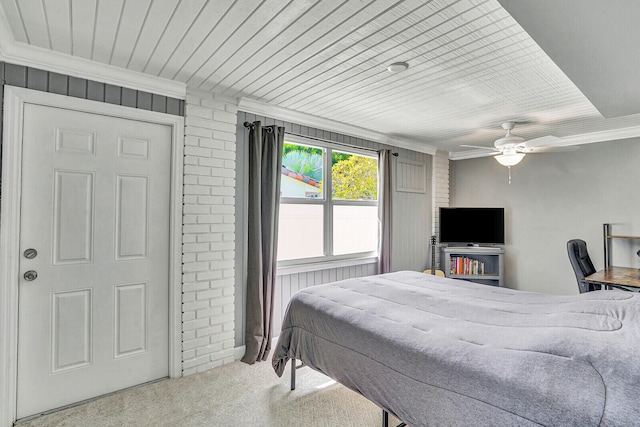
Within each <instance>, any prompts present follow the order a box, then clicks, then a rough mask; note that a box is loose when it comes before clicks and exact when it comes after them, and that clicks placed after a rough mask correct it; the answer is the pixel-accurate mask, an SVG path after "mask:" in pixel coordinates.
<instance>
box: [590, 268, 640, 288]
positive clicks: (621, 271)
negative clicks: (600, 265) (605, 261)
mask: <svg viewBox="0 0 640 427" xmlns="http://www.w3.org/2000/svg"><path fill="white" fill-rule="evenodd" d="M584 280H585V281H587V282H589V283H593V284H596V285H604V286H605V288H606V287H607V286H616V287H617V286H626V287H630V288H640V269H637V268H629V267H606V268H605V269H604V270H600V271H597V272H595V273H593V274H592V275H590V276H587V277H585V279H584Z"/></svg>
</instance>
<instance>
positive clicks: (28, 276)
mask: <svg viewBox="0 0 640 427" xmlns="http://www.w3.org/2000/svg"><path fill="white" fill-rule="evenodd" d="M23 277H24V280H26V281H27V282H32V281H34V280H36V278H37V277H38V273H37V272H35V271H34V270H29V271H27V272H26V273H24V276H23Z"/></svg>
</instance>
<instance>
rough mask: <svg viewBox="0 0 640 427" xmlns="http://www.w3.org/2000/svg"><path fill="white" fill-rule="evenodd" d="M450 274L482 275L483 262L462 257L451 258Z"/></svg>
mask: <svg viewBox="0 0 640 427" xmlns="http://www.w3.org/2000/svg"><path fill="white" fill-rule="evenodd" d="M449 269H450V271H451V274H457V275H475V276H481V275H484V262H482V261H479V260H477V259H473V258H467V257H464V256H452V257H451V263H450V265H449Z"/></svg>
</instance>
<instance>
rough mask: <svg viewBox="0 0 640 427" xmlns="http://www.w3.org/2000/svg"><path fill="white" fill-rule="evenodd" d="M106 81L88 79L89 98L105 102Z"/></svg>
mask: <svg viewBox="0 0 640 427" xmlns="http://www.w3.org/2000/svg"><path fill="white" fill-rule="evenodd" d="M104 86H105V85H104V83H99V82H94V81H91V80H89V81H87V99H90V100H92V101H98V102H104Z"/></svg>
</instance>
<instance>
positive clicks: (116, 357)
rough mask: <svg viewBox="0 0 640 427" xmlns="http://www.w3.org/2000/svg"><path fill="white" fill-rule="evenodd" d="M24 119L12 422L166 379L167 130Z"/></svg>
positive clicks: (32, 109)
mask: <svg viewBox="0 0 640 427" xmlns="http://www.w3.org/2000/svg"><path fill="white" fill-rule="evenodd" d="M23 120H24V121H23V124H24V125H23V149H22V150H23V152H22V201H21V214H20V215H21V229H20V275H21V277H20V281H19V307H18V310H19V312H18V316H19V319H18V393H17V416H18V418H22V417H26V416H29V415H33V414H37V413H40V412H42V411H46V410H50V409H53V408H58V407H61V406H64V405H68V404H71V403H74V402H78V401H81V400H84V399H88V398H91V397H95V396H99V395H102V394H105V393H109V392H112V391H116V390H119V389H122V388H125V387H129V386H133V385H136V384H140V383H143V382H146V381H150V380H154V379H157V378H162V377H166V376H168V373H169V349H168V347H169V337H168V335H169V315H168V313H169V308H168V300H169V231H170V230H169V217H170V215H169V214H170V212H169V208H170V206H169V197H170V188H171V187H170V155H171V127H170V126H166V125H160V124H153V123H147V122H141V121H134V120H127V119H122V118H114V117H109V116H102V115H98V114H91V113H84V112H79V111H73V110H68V109H63V108H53V107H47V106H41V105H34V104H25V107H24V118H23ZM30 249H33V250H35V251H37V255H35V256H34V257H32V256H33V255H34V253H33V251H29V250H30ZM29 252H31V253H29ZM36 274H37V277H34V276H35V275H36ZM30 279H32V280H30Z"/></svg>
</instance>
